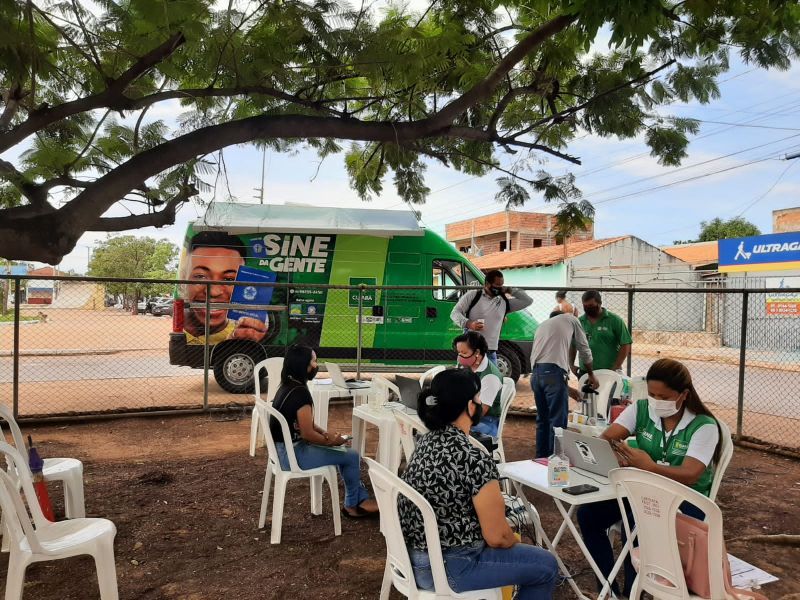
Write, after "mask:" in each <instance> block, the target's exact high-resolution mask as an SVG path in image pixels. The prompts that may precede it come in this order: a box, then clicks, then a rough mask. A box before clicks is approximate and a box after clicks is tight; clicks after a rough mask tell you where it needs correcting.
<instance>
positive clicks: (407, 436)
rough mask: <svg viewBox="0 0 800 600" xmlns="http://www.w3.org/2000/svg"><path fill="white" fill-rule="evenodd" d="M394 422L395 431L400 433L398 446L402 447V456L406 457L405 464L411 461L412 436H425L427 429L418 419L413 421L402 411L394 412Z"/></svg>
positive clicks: (412, 452) (412, 449)
mask: <svg viewBox="0 0 800 600" xmlns="http://www.w3.org/2000/svg"><path fill="white" fill-rule="evenodd" d="M394 420H395V421H397V430H398V431H399V433H400V436H399V437H400V445H401V446H402V447H403V454H404V455H405V457H406V464H408V461H410V460H411V455H412V454H414V448H415V446H416V441H415V440H414V434H415V433H417V434H426V433H428V428H427V427H425V425H423V424H422V423H420V421H419V419H415V418H413V417H411V415H408V414H406V413H404V412H403V411H400V410H396V411H394Z"/></svg>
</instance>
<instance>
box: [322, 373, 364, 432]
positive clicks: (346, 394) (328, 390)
mask: <svg viewBox="0 0 800 600" xmlns="http://www.w3.org/2000/svg"><path fill="white" fill-rule="evenodd" d="M308 388H309V390H310V391H311V399H312V400H313V401H314V423H315V424H316V425H318V426H319V427H321V428H322V429H328V408H329V407H330V403H331V398H353V403H354V404H358V403H360V402H361V401H362V396H363V397H364V398H363V401H366V396H367V395H368V394H369V388H363V389H354V390H351V389H350V388H341V387H338V386H336V385H333V383H331V382H330V380H329V379H328V380H325V379H321V380H318V379H314V380H313V381H312V382H311V385H309V386H308Z"/></svg>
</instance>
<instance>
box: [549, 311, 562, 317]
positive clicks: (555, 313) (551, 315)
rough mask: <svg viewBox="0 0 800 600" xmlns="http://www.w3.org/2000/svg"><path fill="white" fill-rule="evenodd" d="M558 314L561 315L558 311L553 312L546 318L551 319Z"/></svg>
mask: <svg viewBox="0 0 800 600" xmlns="http://www.w3.org/2000/svg"><path fill="white" fill-rule="evenodd" d="M560 314H562V313H561V311H560V310H554V311H553V312H551V313H550V316H549V317H548V318H549V319H552V318H553V317H557V316H558V315H560Z"/></svg>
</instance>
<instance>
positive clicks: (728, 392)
mask: <svg viewBox="0 0 800 600" xmlns="http://www.w3.org/2000/svg"><path fill="white" fill-rule="evenodd" d="M652 361H653V359H652V358H650V357H642V358H634V361H633V372H634V373H642V374H643V373H645V372H646V371H647V368H648V367H649V366H650V364H651V363H652ZM685 363H686V365H687V366H688V367H689V369H690V370H691V372H692V375H693V377H694V380H695V385H696V386H697V390H698V392H699V393H700V396H701V398H703V399H704V400H706V401H708V402H712V403H714V404H716V405H718V406H722V407H725V408H736V405H737V401H738V385H739V371H738V367H736V366H735V365H729V364H716V363H712V362H706V361H685ZM12 369H13V363H12V361H11V359H10V358H3V359H0V383H11V381H12ZM192 374H197V376H198V377H200V376H201V371H199V370H191V369H188V368H187V367H177V366H172V365H170V364H169V360H168V358H167V356H166V354H165V355H163V356H162V355H159V354H157V353H155V354H147V355H136V354H125V355H114V354H111V355H87V356H30V357H23V358H22V360H21V362H20V381H21V382H23V383H26V384H30V383H34V382H53V381H87V380H114V379H147V378H163V377H178V376H187V375H192ZM154 385H157V384H154ZM529 386H530V384H529V382H528V380H527V379H524V380H520V384H519V387H518V390H519V394H520V395H522V394H530V387H529ZM798 390H800V373H793V372H786V371H772V370H770V369H762V368H755V367H752V368H748V370H747V374H746V378H745V407H746V409H747V410H748V411H753V412H759V413H765V414H771V415H776V416H784V417H792V418H797V416H798V415H799V414H800V394H798Z"/></svg>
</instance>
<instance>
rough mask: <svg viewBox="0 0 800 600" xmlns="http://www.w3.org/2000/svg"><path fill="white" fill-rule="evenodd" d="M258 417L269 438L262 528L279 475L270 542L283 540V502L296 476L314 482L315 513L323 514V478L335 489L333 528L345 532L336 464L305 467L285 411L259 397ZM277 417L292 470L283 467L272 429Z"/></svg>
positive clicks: (260, 526) (260, 519) (332, 495)
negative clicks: (272, 486)
mask: <svg viewBox="0 0 800 600" xmlns="http://www.w3.org/2000/svg"><path fill="white" fill-rule="evenodd" d="M256 406H257V407H258V416H259V419H260V420H261V429H262V430H263V431H264V436H265V437H266V438H267V448H268V450H269V451H268V453H267V472H266V474H265V475H264V491H263V493H262V497H261V514H260V516H259V519H258V528H259V529H263V528H264V525H265V523H266V522H267V508H268V507H269V492H270V486H271V483H272V476H273V475H274V476H275V498H274V499H273V502H272V530H271V532H270V543H272V544H280V543H281V527H282V525H283V505H284V499H285V497H286V484H287V483H289V481H290V480H292V479H310V480H311V481H310V483H311V514H314V515H321V514H322V479H323V478H324V479H325V480H326V481H327V482H328V487H330V490H331V505H332V507H333V531H334V533H335V534H336V535H342V515H341V514H339V486H338V483H337V481H336V467H335V466H333V465H329V466H324V467H317V468H316V469H301V468H300V466H299V465H298V464H297V458H296V457H295V455H294V446H293V445H292V442H291V439H292V437H291V435H289V424H288V423H287V422H286V419H285V418H284V417H283V415H282V414H281V413H279V412H278V411H277V410H275V409H274V408H273V407H272V406H271V405H269V404H267V403H266V402H264V401H263V400H256ZM270 417H274V418H275V419H277V421H278V423H280V426H281V431H282V433H283V439H284V440H286V442H285V444H284V446H285V447H286V454H287V457H288V458H289V470H288V471H284V470H283V468H282V467H281V463H280V459H279V458H278V451H277V449H276V447H275V440H274V439H273V438H272V431H271V430H270V428H269V418H270Z"/></svg>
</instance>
